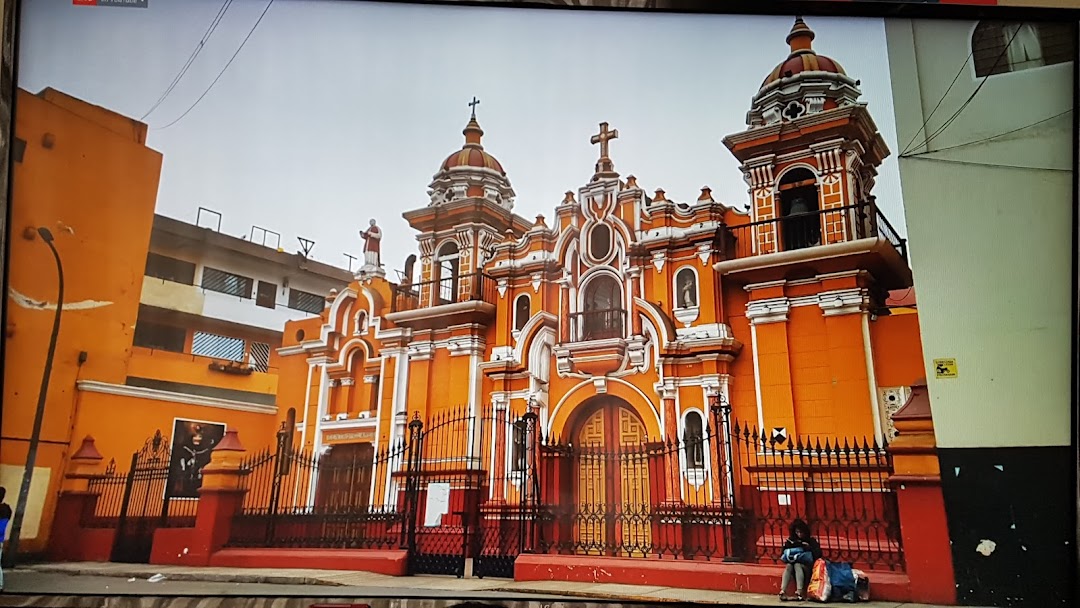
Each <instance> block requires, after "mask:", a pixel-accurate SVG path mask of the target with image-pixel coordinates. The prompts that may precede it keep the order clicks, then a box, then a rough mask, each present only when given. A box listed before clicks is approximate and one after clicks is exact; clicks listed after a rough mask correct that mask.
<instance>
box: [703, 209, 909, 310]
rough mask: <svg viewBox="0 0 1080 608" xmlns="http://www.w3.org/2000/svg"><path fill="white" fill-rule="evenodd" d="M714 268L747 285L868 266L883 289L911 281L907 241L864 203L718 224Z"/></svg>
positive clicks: (896, 287)
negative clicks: (718, 255) (717, 257)
mask: <svg viewBox="0 0 1080 608" xmlns="http://www.w3.org/2000/svg"><path fill="white" fill-rule="evenodd" d="M717 249H718V251H719V252H720V253H721V255H722V261H720V262H717V263H716V264H715V266H714V268H715V269H716V270H717V271H718V272H720V273H721V274H723V275H728V276H733V277H737V278H738V279H739V280H740V281H744V282H747V283H752V282H765V281H774V280H781V279H787V278H790V277H791V276H792V274H793V273H794V274H802V273H798V272H796V267H802V269H804V270H809V271H810V272H812V273H814V274H827V273H831V272H842V271H846V270H856V269H861V270H868V271H870V272H871V274H873V275H874V277H875V278H876V279H877V280H878V281H879V282H880V283H881V284H882V287H885V288H886V289H899V288H903V287H907V286H910V285H911V269H910V267H909V266H908V261H907V241H906V240H905V239H902V238H900V236H899V235H898V234H897V232H896V230H895V229H894V228H893V226H892V224H890V223H889V220H888V219H887V218H886V217H885V215H884V214H883V213H882V212H881V210H880V209H878V208H877V204H876V203H875V202H874V200H873V199H872V198H871V199H870V200H868V201H867V202H864V203H859V204H856V205H850V206H847V207H838V208H835V209H825V210H822V211H814V212H810V213H800V214H794V215H789V216H785V217H782V218H776V219H768V220H761V221H757V222H751V223H749V224H743V225H741V226H728V227H725V228H722V229H721V230H720V232H719V234H718V243H717Z"/></svg>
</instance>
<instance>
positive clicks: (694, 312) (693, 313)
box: [675, 306, 701, 331]
mask: <svg viewBox="0 0 1080 608" xmlns="http://www.w3.org/2000/svg"><path fill="white" fill-rule="evenodd" d="M700 313H701V309H700V308H698V307H697V306H695V307H693V308H676V309H675V320H676V321H678V322H679V323H682V324H683V327H681V328H679V329H686V328H688V327H690V324H692V323H693V322H694V321H697V319H698V316H699V315H700ZM676 331H678V330H676Z"/></svg>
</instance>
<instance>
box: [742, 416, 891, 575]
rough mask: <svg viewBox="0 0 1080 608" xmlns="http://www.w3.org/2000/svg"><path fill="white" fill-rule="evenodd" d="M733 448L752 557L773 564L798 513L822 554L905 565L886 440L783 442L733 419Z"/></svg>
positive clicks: (867, 564)
mask: <svg viewBox="0 0 1080 608" xmlns="http://www.w3.org/2000/svg"><path fill="white" fill-rule="evenodd" d="M733 447H734V452H735V458H736V460H737V462H738V465H739V477H741V479H739V482H740V483H739V485H740V488H741V492H740V495H739V499H740V500H741V501H742V506H743V507H744V513H745V520H744V523H743V526H744V535H745V537H746V539H747V541H748V542H747V544H746V549H747V553H748V557H750V558H751V559H752V560H754V561H762V562H775V561H777V560H778V559H779V555H780V553H781V552H782V547H783V543H784V540H785V539H786V538H787V536H788V528H789V526H790V524H791V522H792V521H793V520H795V519H796V518H798V519H802V520H804V521H806V522H807V523H808V524H809V525H810V529H811V532H812V534H813V535H814V537H815V538H817V540H818V541H819V542H820V543H821V547H822V550H823V552H824V554H825V557H826V558H827V559H830V560H834V561H845V562H851V563H854V564H857V565H858V566H861V567H864V568H867V569H874V570H878V569H885V570H902V569H903V567H904V563H903V547H902V544H901V539H900V522H899V514H898V511H897V504H896V496H895V494H894V492H893V489H892V487H891V486H890V485H889V476H890V475H891V474H892V470H893V469H892V458H891V456H890V455H889V453H888V451H887V449H886V448H887V446H886V445H879V444H878V443H877V442H870V441H868V440H866V439H863V440H862V441H861V442H860V441H859V440H854V439H853V440H848V439H843V440H837V439H834V438H828V439H824V440H822V439H819V438H815V439H811V438H801V437H796V438H784V441H782V442H781V441H779V440H778V438H774V437H770V436H767V435H766V434H765V432H763V431H759V430H758V429H757V428H756V427H745V426H743V427H740V426H739V424H738V423H736V424H735V428H734V438H733Z"/></svg>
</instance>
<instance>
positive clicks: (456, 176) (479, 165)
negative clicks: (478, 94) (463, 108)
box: [428, 98, 514, 210]
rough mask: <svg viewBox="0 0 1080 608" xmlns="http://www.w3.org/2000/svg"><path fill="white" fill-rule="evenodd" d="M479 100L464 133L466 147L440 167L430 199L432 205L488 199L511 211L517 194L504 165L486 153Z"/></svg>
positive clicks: (473, 102) (430, 187)
mask: <svg viewBox="0 0 1080 608" xmlns="http://www.w3.org/2000/svg"><path fill="white" fill-rule="evenodd" d="M479 103H480V100H478V99H476V98H473V101H472V103H470V104H469V105H470V106H471V107H472V116H471V117H470V118H469V123H468V124H466V125H465V129H464V130H463V131H462V132H461V134H462V135H464V136H465V144H464V145H463V146H462V147H461V149H460V150H458V151H456V152H454V153H453V154H451V155H450V156H447V157H446V160H444V161H443V162H442V164H441V165H439V170H438V172H437V173H436V174H435V177H434V179H433V180H432V182H431V185H430V186H429V187H428V188H429V190H428V195H429V196H430V197H431V204H432V205H441V204H446V203H451V202H454V201H458V200H463V199H470V198H471V199H485V200H488V201H491V202H492V203H495V204H496V205H499V206H500V207H503V208H504V209H507V210H510V209H512V208H513V205H514V190H513V188H511V186H510V180H509V179H508V178H507V176H506V170H505V169H503V166H502V163H500V162H499V161H498V160H496V159H495V157H494V156H492V155H491V154H489V153H488V152H487V150H484V146H483V144H482V143H481V139H482V138H483V137H484V130H483V129H481V128H480V123H479V122H477V120H476V106H477V105H478V104H479Z"/></svg>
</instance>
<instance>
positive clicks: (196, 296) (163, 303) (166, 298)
mask: <svg viewBox="0 0 1080 608" xmlns="http://www.w3.org/2000/svg"><path fill="white" fill-rule="evenodd" d="M204 300H205V298H204V297H203V290H202V289H201V288H199V287H196V286H194V285H187V284H184V283H176V282H173V281H167V280H165V279H158V278H156V277H150V276H144V277H143V283H142V295H141V296H140V298H139V302H140V303H141V304H145V305H146V306H153V307H155V308H163V309H165V310H172V311H176V312H184V313H188V314H192V315H201V314H202V311H203V304H204Z"/></svg>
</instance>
